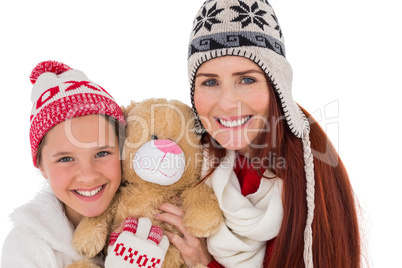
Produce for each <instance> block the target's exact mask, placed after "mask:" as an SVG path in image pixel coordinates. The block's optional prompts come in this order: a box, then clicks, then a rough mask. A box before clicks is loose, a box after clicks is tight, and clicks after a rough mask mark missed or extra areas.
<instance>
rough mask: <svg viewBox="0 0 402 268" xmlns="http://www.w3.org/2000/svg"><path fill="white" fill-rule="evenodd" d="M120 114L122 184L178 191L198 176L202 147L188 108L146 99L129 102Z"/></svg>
mask: <svg viewBox="0 0 402 268" xmlns="http://www.w3.org/2000/svg"><path fill="white" fill-rule="evenodd" d="M124 114H125V117H126V121H127V127H126V142H125V145H124V149H123V156H122V157H123V174H124V180H125V181H126V182H128V183H132V184H137V185H144V184H146V185H147V184H148V185H149V186H150V187H174V188H178V189H179V188H183V187H185V186H188V185H189V184H191V183H193V182H194V181H195V180H196V178H198V177H199V176H200V169H201V168H200V166H201V164H202V146H201V143H200V136H199V135H197V134H196V133H195V125H194V116H193V113H192V111H191V108H190V107H189V106H187V105H185V104H184V103H182V102H180V101H177V100H171V101H168V100H166V99H150V100H145V101H142V102H139V103H134V102H132V103H131V104H130V105H129V106H128V107H127V108H125V109H124Z"/></svg>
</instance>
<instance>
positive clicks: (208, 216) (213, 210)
mask: <svg viewBox="0 0 402 268" xmlns="http://www.w3.org/2000/svg"><path fill="white" fill-rule="evenodd" d="M182 198H183V209H184V211H185V215H184V218H183V223H184V225H185V226H186V227H187V229H188V230H189V232H190V233H192V234H193V235H194V236H197V237H208V236H210V235H211V234H213V233H215V232H216V231H217V230H218V228H219V226H220V224H221V223H222V222H223V215H222V211H221V209H220V207H219V203H218V200H217V199H216V196H215V194H214V192H213V190H212V189H211V188H210V187H208V186H207V185H205V184H200V185H197V186H194V187H191V188H189V189H187V190H186V191H184V192H183V194H182Z"/></svg>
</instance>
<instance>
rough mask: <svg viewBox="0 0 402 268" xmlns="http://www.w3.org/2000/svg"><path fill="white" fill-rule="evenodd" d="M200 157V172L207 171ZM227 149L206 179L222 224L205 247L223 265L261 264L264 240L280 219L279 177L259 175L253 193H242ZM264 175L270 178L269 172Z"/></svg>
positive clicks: (273, 233)
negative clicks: (201, 165) (221, 216)
mask: <svg viewBox="0 0 402 268" xmlns="http://www.w3.org/2000/svg"><path fill="white" fill-rule="evenodd" d="M207 161H208V157H205V158H204V167H203V173H204V174H205V172H206V171H207V170H208V164H206V163H207ZM234 161H235V152H234V151H229V150H228V152H227V154H226V157H225V159H224V160H223V161H222V163H221V165H220V166H219V167H218V168H217V169H216V170H215V171H214V172H213V174H212V175H211V177H210V178H208V180H207V182H206V183H207V184H209V186H211V187H212V188H213V190H214V191H215V195H216V197H217V198H218V202H219V205H220V207H221V209H222V211H223V214H224V218H225V224H222V225H221V227H220V229H219V230H218V232H217V233H215V234H213V235H212V236H210V237H209V238H208V240H207V243H208V250H209V252H210V253H211V254H212V255H213V256H214V258H215V260H216V261H218V262H219V263H220V264H222V265H223V266H225V267H236V268H237V267H245V268H250V267H262V265H263V262H264V256H265V250H266V242H267V241H268V240H270V239H272V238H274V237H276V236H277V234H278V232H279V228H280V226H281V223H282V218H283V205H282V180H281V179H277V178H275V179H265V178H262V179H261V182H260V187H259V188H258V190H257V192H255V193H253V194H250V195H247V196H243V195H242V194H241V189H240V184H239V181H238V179H237V177H236V174H235V172H234V170H233V166H234ZM264 175H265V176H268V177H273V174H272V173H271V172H270V171H268V170H267V171H266V172H265V173H264Z"/></svg>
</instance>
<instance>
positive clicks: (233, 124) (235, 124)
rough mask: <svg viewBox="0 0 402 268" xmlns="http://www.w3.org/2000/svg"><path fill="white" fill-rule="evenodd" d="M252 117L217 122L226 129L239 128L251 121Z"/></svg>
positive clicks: (218, 119)
mask: <svg viewBox="0 0 402 268" xmlns="http://www.w3.org/2000/svg"><path fill="white" fill-rule="evenodd" d="M252 117H253V116H252V115H248V116H246V117H244V118H242V119H238V120H233V121H230V120H223V119H221V118H217V121H218V122H219V123H220V124H221V125H222V126H224V127H239V126H242V125H244V124H246V123H247V122H248V121H250V119H251V118H252Z"/></svg>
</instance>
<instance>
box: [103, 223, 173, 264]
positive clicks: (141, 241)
mask: <svg viewBox="0 0 402 268" xmlns="http://www.w3.org/2000/svg"><path fill="white" fill-rule="evenodd" d="M168 247H169V240H168V238H167V237H166V236H165V235H162V229H161V228H159V227H157V226H152V223H151V220H150V219H148V218H140V219H139V220H138V221H137V219H134V218H128V219H126V221H125V223H124V229H123V232H122V233H121V234H118V233H112V234H111V235H110V243H109V247H108V256H107V257H106V261H105V267H106V268H125V267H134V268H140V267H141V268H142V267H143V268H148V267H155V268H156V267H162V263H163V260H164V259H165V255H166V251H167V249H168Z"/></svg>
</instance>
